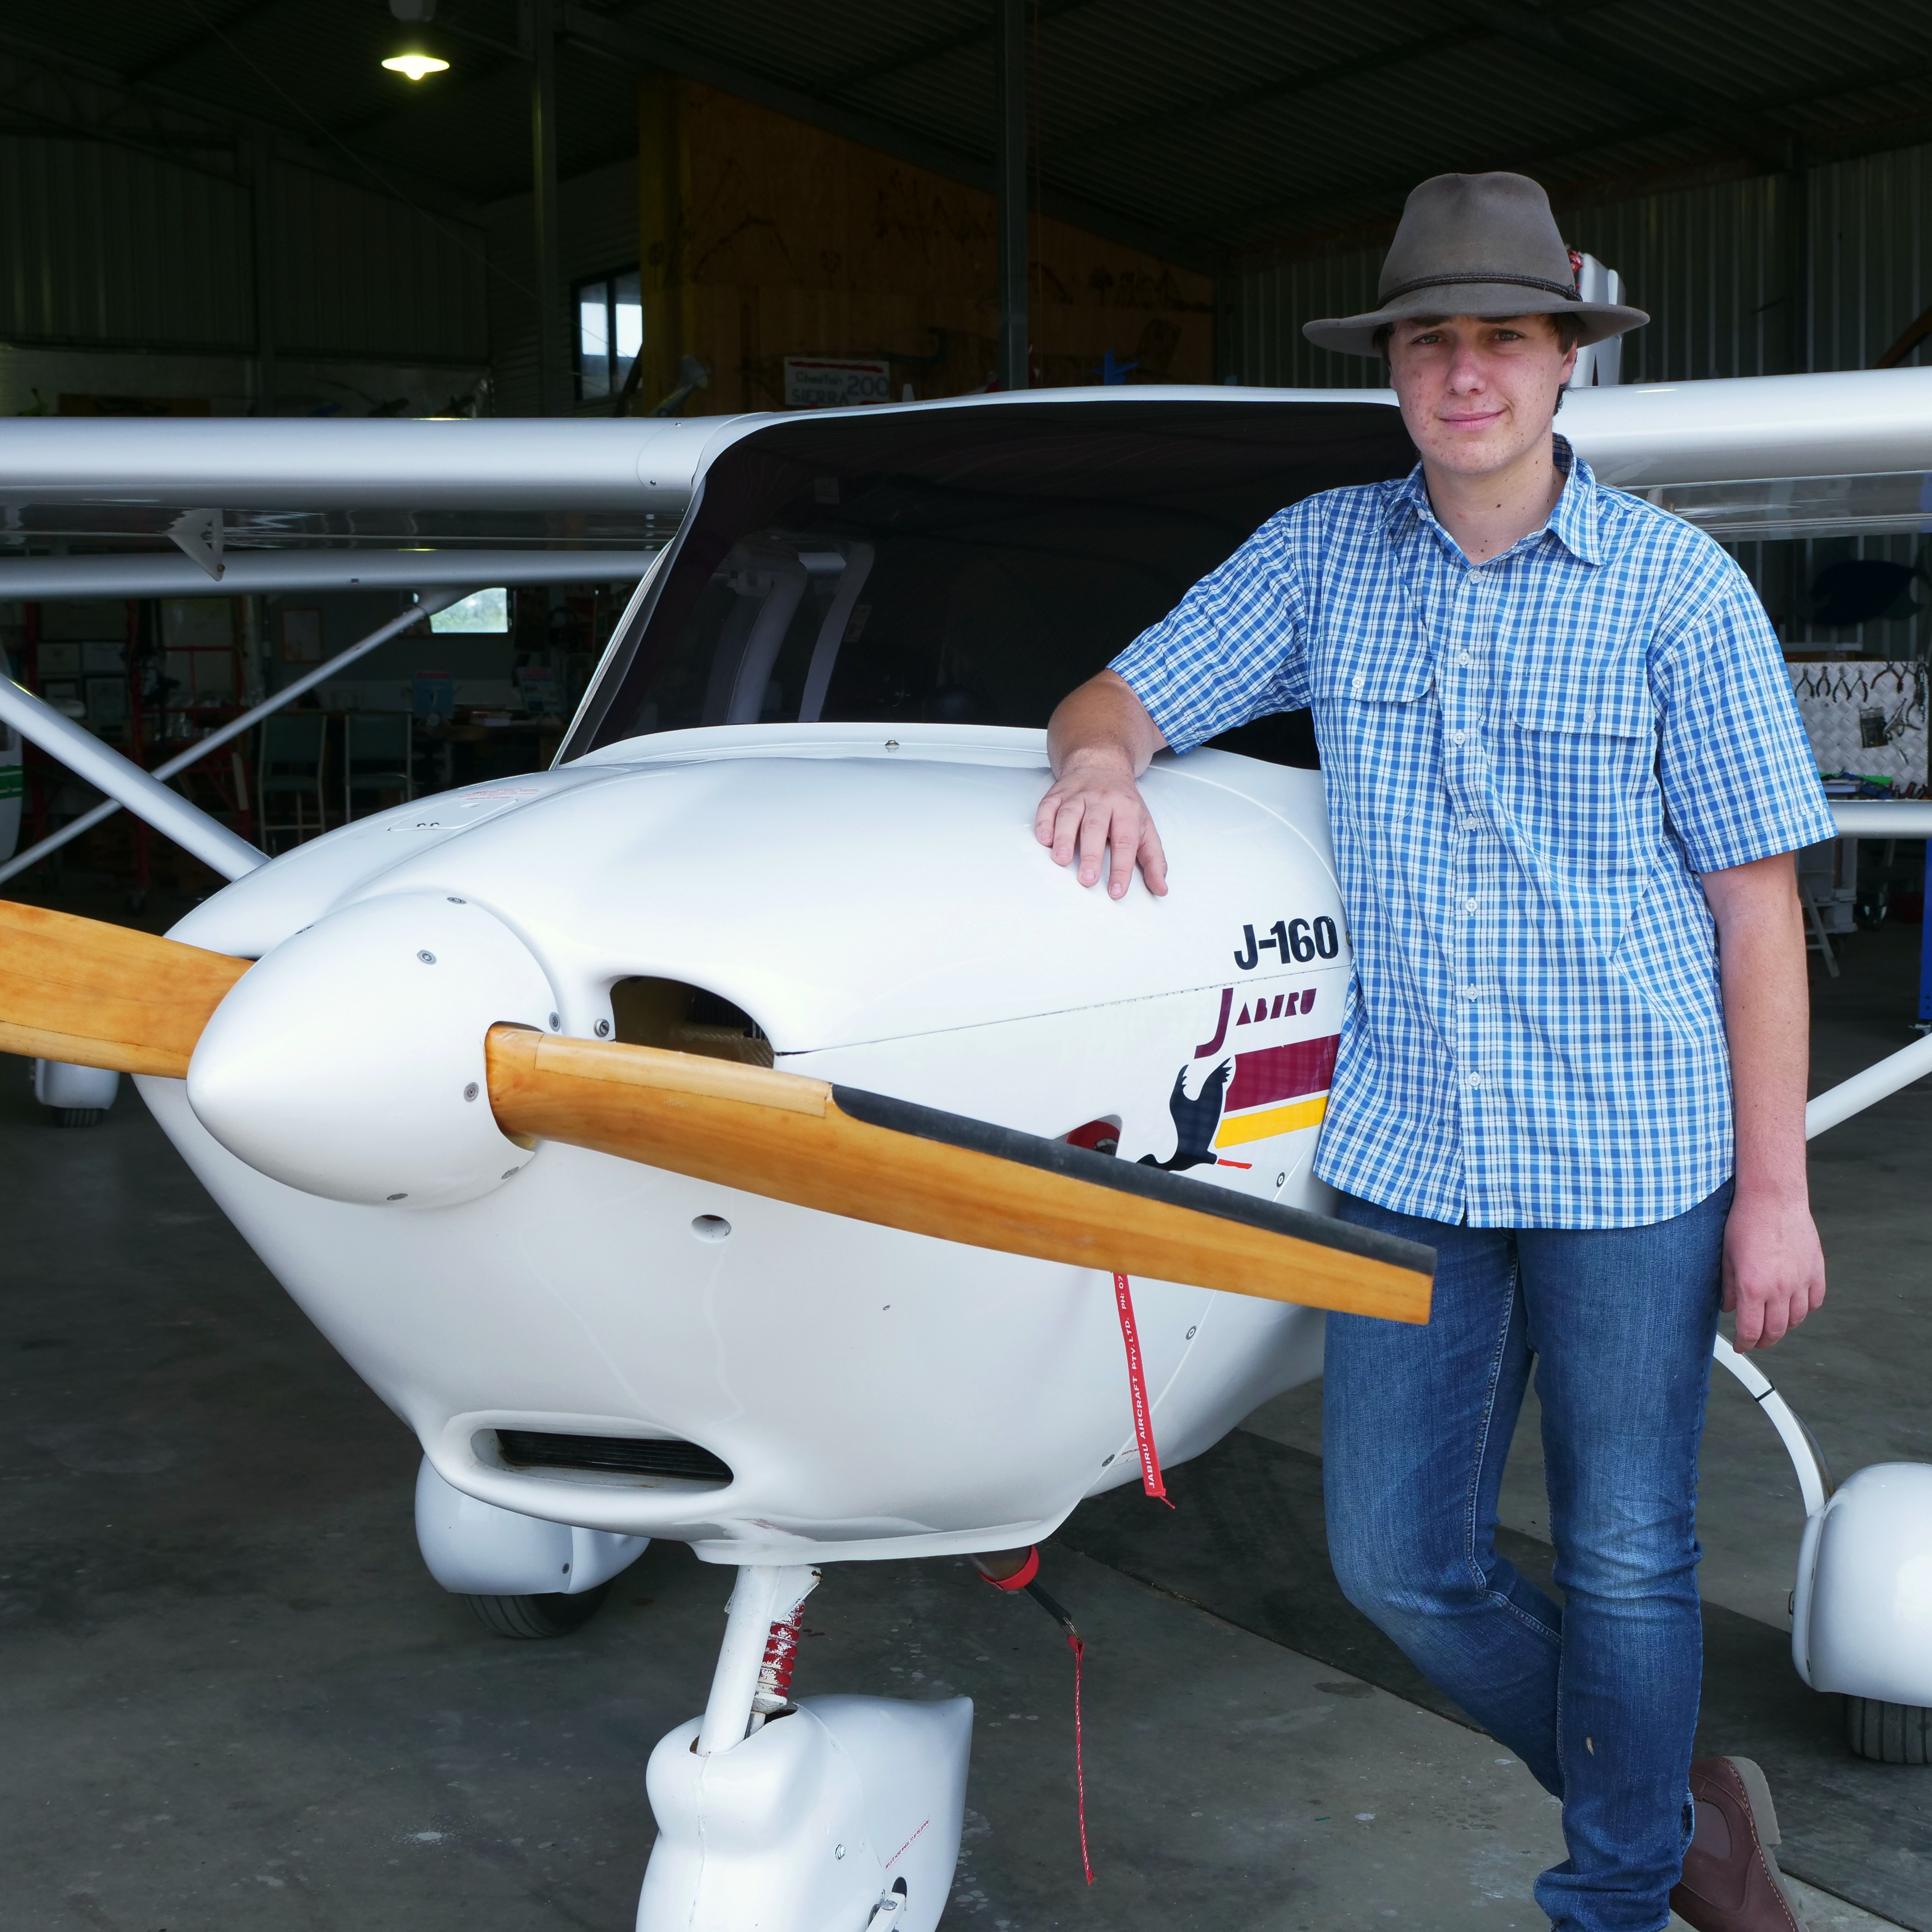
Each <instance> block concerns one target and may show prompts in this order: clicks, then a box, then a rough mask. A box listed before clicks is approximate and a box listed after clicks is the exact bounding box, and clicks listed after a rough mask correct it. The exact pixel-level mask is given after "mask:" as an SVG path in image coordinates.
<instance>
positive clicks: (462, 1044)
mask: <svg viewBox="0 0 1932 1932" xmlns="http://www.w3.org/2000/svg"><path fill="white" fill-rule="evenodd" d="M556 1005H557V1002H556V998H555V997H554V995H553V992H552V991H551V989H550V983H549V981H548V980H547V979H546V978H545V977H544V973H543V970H542V968H541V967H539V966H538V964H537V962H536V961H535V959H534V958H532V956H531V954H530V953H529V949H528V948H527V947H525V946H524V944H523V942H522V941H521V940H520V939H519V938H517V936H516V935H515V934H514V933H513V932H511V930H510V929H509V928H508V927H507V926H505V925H504V924H503V923H502V921H501V920H500V919H496V917H494V916H493V915H492V914H491V913H488V912H486V911H484V910H483V909H482V908H481V907H479V906H475V905H472V904H469V902H468V901H466V900H465V899H463V898H458V897H456V896H455V895H449V894H444V893H435V892H401V893H394V894H390V895H385V896H383V897H381V898H371V899H365V900H362V901H359V902H358V903H357V904H353V905H350V906H347V907H344V909H343V910H341V911H339V912H335V913H329V915H328V916H326V918H324V919H320V920H318V921H317V922H316V923H315V924H314V926H310V927H308V929H306V930H305V931H303V932H299V933H297V934H296V935H294V936H293V938H290V939H287V940H285V941H284V942H283V943H282V944H281V945H280V946H278V947H276V948H275V950H273V951H272V953H269V954H268V955H267V956H266V957H265V958H264V959H262V960H261V961H260V962H259V963H258V964H257V965H254V966H253V967H251V968H250V969H249V971H248V972H247V973H246V974H244V975H243V976H242V978H241V979H240V980H239V981H238V982H237V983H236V986H235V987H234V989H233V991H232V992H229V994H228V995H227V997H226V998H225V999H223V1001H222V1002H221V1004H220V1006H219V1007H217V1008H216V1009H215V1010H214V1016H213V1018H212V1019H210V1021H209V1022H208V1026H207V1028H206V1029H205V1031H204V1032H203V1033H202V1036H201V1038H200V1040H199V1042H198V1043H196V1047H195V1049H194V1056H193V1059H192V1060H191V1061H190V1062H189V1064H188V1071H187V1097H188V1104H189V1105H190V1106H191V1107H192V1108H193V1109H194V1112H195V1115H196V1118H198V1119H199V1121H200V1122H201V1124H202V1126H204V1127H206V1128H207V1130H208V1132H209V1133H211V1134H212V1135H213V1136H214V1138H215V1139H217V1141H219V1142H220V1143H221V1145H223V1147H225V1148H227V1150H228V1151H229V1153H230V1154H234V1155H235V1156H236V1157H237V1158H238V1159H239V1160H245V1161H246V1162H247V1163H248V1165H249V1166H251V1167H252V1168H254V1169H257V1171H258V1172H261V1173H263V1174H266V1175H269V1177H270V1178H272V1179H274V1180H276V1181H283V1182H285V1183H287V1185H289V1186H290V1187H299V1188H301V1189H302V1190H303V1191H304V1192H305V1193H309V1194H319V1195H321V1196H325V1197H326V1198H327V1199H330V1200H333V1201H350V1202H362V1203H364V1204H366V1205H370V1206H382V1205H393V1206H396V1207H398V1208H440V1207H449V1206H452V1205H454V1204H455V1203H456V1202H461V1201H471V1200H474V1199H476V1197H477V1196H479V1195H482V1194H487V1193H489V1192H490V1190H491V1189H493V1188H496V1187H501V1186H502V1184H504V1182H505V1181H508V1179H509V1178H510V1177H511V1175H513V1174H514V1173H515V1172H517V1170H518V1169H520V1168H521V1167H522V1166H523V1165H524V1164H525V1163H526V1162H527V1161H528V1160H529V1159H530V1158H531V1155H530V1154H529V1151H527V1150H526V1148H523V1147H521V1146H520V1145H518V1144H517V1142H514V1141H512V1140H511V1139H509V1138H508V1136H505V1134H504V1133H502V1131H501V1130H500V1129H499V1127H497V1125H496V1118H495V1116H494V1115H493V1114H492V1113H491V1112H490V1094H489V1083H488V1076H487V1070H486V1067H485V1065H484V1036H485V1035H486V1034H487V1033H488V1031H489V1030H490V1028H491V1027H492V1026H493V1025H496V1024H497V1023H499V1022H507V1023H508V1024H510V1025H523V1026H529V1027H533V1028H538V1030H540V1031H547V1030H548V1029H549V1028H550V1024H551V1016H552V1015H553V1013H554V1012H555V1011H556Z"/></svg>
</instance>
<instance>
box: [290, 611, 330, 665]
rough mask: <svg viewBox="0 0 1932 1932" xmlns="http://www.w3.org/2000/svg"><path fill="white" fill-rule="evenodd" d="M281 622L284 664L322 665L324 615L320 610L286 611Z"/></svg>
mask: <svg viewBox="0 0 1932 1932" xmlns="http://www.w3.org/2000/svg"><path fill="white" fill-rule="evenodd" d="M281 619H282V661H283V663H284V664H320V663H321V661H322V613H321V612H320V610H284V611H283V612H282V613H281Z"/></svg>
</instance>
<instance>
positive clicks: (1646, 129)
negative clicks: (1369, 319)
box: [1226, 60, 1932, 248]
mask: <svg viewBox="0 0 1932 1932" xmlns="http://www.w3.org/2000/svg"><path fill="white" fill-rule="evenodd" d="M1928 76H1932V60H1923V61H1916V62H1906V63H1903V64H1900V63H1897V62H1894V63H1893V64H1892V65H1890V66H1888V67H1885V68H1864V69H1862V70H1861V71H1859V72H1858V73H1857V74H1845V75H1841V77H1838V79H1837V80H1830V81H1827V82H1826V83H1823V85H1821V86H1816V87H1808V88H1787V89H1781V90H1780V91H1779V92H1776V93H1772V94H1763V95H1754V96H1752V97H1751V98H1749V99H1748V100H1745V101H1739V102H1737V103H1736V104H1735V105H1736V107H1738V108H1739V109H1740V110H1742V111H1745V112H1747V113H1751V114H1757V113H1763V112H1775V111H1776V110H1778V109H1780V108H1784V107H1811V106H1814V105H1816V104H1817V103H1819V102H1820V101H1832V100H1836V99H1838V98H1840V97H1841V96H1843V95H1848V94H1860V93H1863V92H1864V91H1865V90H1866V89H1868V88H1874V87H1888V86H1896V85H1898V84H1900V83H1907V82H1910V81H1915V80H1924V79H1925V78H1927V77H1928ZM1703 118H1705V117H1704V116H1703V113H1701V111H1700V110H1685V111H1679V110H1673V111H1672V112H1671V113H1669V114H1667V115H1649V116H1647V117H1646V118H1644V119H1643V120H1641V121H1625V122H1623V123H1622V124H1619V125H1618V126H1616V127H1609V128H1606V129H1604V130H1603V131H1602V132H1601V133H1595V134H1590V135H1588V136H1585V137H1584V138H1583V139H1580V140H1577V139H1571V140H1570V141H1568V142H1562V143H1559V144H1556V145H1550V146H1546V147H1539V148H1536V149H1535V150H1534V151H1517V152H1516V153H1515V154H1509V155H1504V156H1495V157H1490V159H1489V160H1486V161H1484V162H1481V163H1478V164H1477V166H1476V167H1475V168H1472V172H1476V171H1480V169H1488V168H1514V169H1529V168H1532V167H1535V166H1538V165H1539V164H1540V163H1543V162H1545V161H1552V160H1563V159H1568V158H1569V157H1571V156H1574V155H1578V154H1589V153H1591V152H1592V151H1595V150H1596V149H1598V148H1613V147H1619V146H1621V145H1622V144H1623V143H1624V142H1627V141H1641V140H1648V139H1650V138H1652V136H1655V135H1658V134H1667V133H1675V132H1676V131H1677V130H1679V128H1681V127H1683V126H1684V125H1685V124H1686V121H1687V120H1690V121H1701V120H1702V119H1703ZM1928 135H1932V118H1924V119H1915V120H1913V121H1901V122H1899V123H1897V124H1894V126H1893V127H1891V128H1890V129H1889V130H1887V132H1886V136H1885V138H1884V139H1875V138H1873V139H1867V130H1863V129H1858V128H1851V129H1848V130H1846V131H1845V132H1844V133H1842V134H1839V135H1835V136H1823V137H1821V136H1817V135H1815V134H1814V135H1810V136H1806V137H1805V139H1804V142H1803V144H1802V145H1803V147H1804V148H1805V150H1806V151H1808V154H1809V157H1810V158H1811V159H1812V160H1819V159H1820V158H1823V157H1835V156H1837V155H1839V154H1845V155H1850V154H1865V153H1869V152H1871V151H1874V150H1875V149H1876V148H1893V147H1909V146H1912V145H1914V144H1915V143H1916V142H1919V141H1921V140H1924V139H1927V136H1928ZM1466 165H1468V164H1466ZM1787 166H1790V155H1789V153H1788V151H1787V153H1784V154H1780V155H1779V157H1778V159H1777V160H1776V161H1775V163H1774V165H1773V166H1772V169H1770V172H1773V173H1781V172H1784V169H1786V168H1787ZM1416 178H1417V177H1416V175H1415V171H1414V170H1410V171H1409V172H1406V173H1403V174H1401V175H1384V176H1382V177H1381V178H1379V179H1378V180H1376V181H1370V182H1364V183H1363V184H1361V185H1360V186H1359V187H1349V188H1347V189H1346V190H1337V192H1335V193H1331V194H1325V195H1315V196H1307V197H1305V198H1304V199H1301V200H1298V201H1293V202H1282V201H1275V202H1250V204H1249V205H1248V206H1247V207H1246V208H1237V209H1235V210H1234V211H1232V213H1231V214H1229V216H1228V217H1226V220H1227V223H1228V226H1229V229H1233V228H1234V227H1235V226H1237V225H1238V224H1241V223H1250V222H1254V221H1265V220H1271V219H1277V218H1280V219H1287V218H1292V217H1294V216H1295V215H1297V214H1318V213H1319V212H1321V211H1323V210H1325V209H1328V208H1337V207H1343V206H1346V205H1349V204H1351V203H1352V202H1359V201H1361V200H1364V199H1374V198H1375V197H1376V196H1380V195H1395V194H1400V193H1406V192H1407V191H1408V190H1409V188H1411V187H1413V186H1414V185H1415V181H1416ZM1230 245H1231V246H1240V245H1239V244H1238V243H1231V244H1230ZM1249 246H1250V247H1251V248H1268V247H1269V246H1271V244H1269V243H1266V242H1262V243H1258V244H1250V245H1249Z"/></svg>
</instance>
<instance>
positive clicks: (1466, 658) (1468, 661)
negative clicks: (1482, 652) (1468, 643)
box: [1456, 651, 1475, 670]
mask: <svg viewBox="0 0 1932 1932" xmlns="http://www.w3.org/2000/svg"><path fill="white" fill-rule="evenodd" d="M1456 661H1457V663H1458V664H1460V665H1461V666H1462V667H1463V669H1464V670H1468V669H1469V667H1470V666H1471V665H1472V664H1474V663H1475V658H1472V656H1470V655H1469V652H1467V651H1465V652H1463V655H1461V656H1460V658H1457V660H1456Z"/></svg>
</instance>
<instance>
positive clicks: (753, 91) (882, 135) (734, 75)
mask: <svg viewBox="0 0 1932 1932" xmlns="http://www.w3.org/2000/svg"><path fill="white" fill-rule="evenodd" d="M1083 4H1084V0H1083ZM557 13H558V15H559V20H560V23H561V25H562V33H563V37H564V38H565V40H574V41H575V42H576V43H577V44H578V45H579V46H584V47H588V48H589V49H592V50H593V51H595V52H599V53H602V54H605V55H611V54H615V55H619V56H620V57H622V58H625V59H628V60H631V61H633V62H636V63H637V65H638V66H640V67H643V68H663V69H664V71H666V72H667V73H670V74H679V75H682V77H684V78H685V79H686V80H696V81H701V82H703V83H704V84H705V85H706V86H708V87H715V88H717V89H718V90H719V91H720V92H722V93H725V94H733V95H736V96H737V97H738V98H739V99H740V100H741V101H751V103H752V104H754V105H755V106H757V107H769V108H771V109H772V110H775V112H777V113H780V114H788V115H790V116H791V118H793V120H795V121H804V122H805V124H807V125H808V126H810V127H821V128H823V130H825V131H826V133H829V134H837V135H840V136H843V137H844V139H847V140H848V141H856V142H859V145H861V146H862V147H868V148H878V149H879V150H880V151H881V152H882V153H884V154H894V155H896V156H897V157H898V158H899V159H900V160H904V161H910V162H911V163H913V165H914V166H918V167H922V168H930V169H932V171H933V172H935V174H942V175H949V176H950V177H951V178H953V180H955V181H963V182H965V184H967V185H968V187H977V188H980V189H983V190H985V191H986V193H989V194H990V193H992V192H993V187H994V180H993V160H992V155H991V154H989V153H974V152H969V151H967V150H965V149H964V148H956V147H954V146H953V145H952V144H951V143H950V142H945V141H938V140H935V139H933V138H932V136H930V135H929V134H925V133H920V132H919V130H916V129H915V128H912V127H906V126H904V125H903V124H901V123H899V122H898V121H887V120H883V119H881V118H879V117H877V116H876V115H871V114H867V113H862V112H860V111H859V110H856V109H853V108H848V107H840V106H839V105H838V104H837V103H836V102H835V101H829V100H827V99H826V98H825V97H824V96H823V95H817V94H807V93H804V92H801V91H800V90H799V89H796V88H794V87H790V86H787V85H786V84H785V83H784V82H782V81H777V80H771V79H770V78H769V77H767V76H766V75H764V74H757V73H755V72H753V71H751V70H750V69H748V68H742V67H739V66H737V65H734V64H733V63H732V62H729V61H725V60H721V59H719V58H718V57H717V56H716V55H713V54H709V53H706V52H703V51H701V50H700V49H698V48H696V47H694V46H690V45H689V44H688V43H685V42H683V41H679V40H670V39H667V37H664V35H662V34H658V33H655V32H647V31H644V30H643V29H642V28H634V27H631V26H626V25H625V24H624V23H622V22H621V21H618V20H612V19H611V18H610V17H608V16H607V15H606V14H602V13H593V12H592V11H591V10H590V9H589V7H584V6H581V5H575V4H573V0H565V4H564V5H560V6H559V7H558V9H557ZM989 31H990V29H989ZM1041 205H1042V207H1043V210H1044V211H1045V212H1046V214H1050V215H1052V216H1053V217H1055V218H1056V219H1057V220H1061V221H1067V222H1071V223H1073V224H1074V225H1075V226H1077V227H1081V228H1085V229H1089V230H1091V232H1092V233H1094V234H1096V235H1100V236H1105V237H1106V239H1109V241H1112V242H1118V243H1120V244H1121V245H1122V246H1123V247H1124V248H1138V249H1140V250H1142V251H1144V252H1145V253H1146V254H1150V255H1156V256H1158V257H1161V258H1162V259H1163V260H1166V261H1169V262H1172V263H1175V264H1177V265H1178V266H1180V267H1182V268H1186V269H1193V270H1194V271H1196V273H1198V274H1201V275H1213V274H1214V273H1215V272H1216V268H1217V256H1216V254H1215V251H1214V250H1212V249H1211V248H1207V247H1205V246H1204V245H1202V242H1201V241H1200V240H1199V238H1198V237H1195V238H1190V237H1184V236H1178V235H1175V234H1172V233H1169V232H1168V231H1166V229H1160V228H1156V227H1154V226H1151V225H1150V224H1148V223H1145V222H1143V221H1142V220H1139V219H1138V218H1137V217H1136V216H1134V215H1133V214H1131V213H1130V212H1128V211H1125V210H1123V209H1121V208H1113V207H1110V206H1109V205H1107V204H1106V202H1097V201H1091V200H1089V199H1088V198H1087V197H1086V196H1083V195H1079V194H1070V193H1067V192H1066V191H1065V190H1062V189H1059V188H1055V187H1050V186H1049V187H1044V188H1043V191H1042V195H1041Z"/></svg>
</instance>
